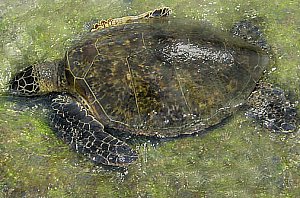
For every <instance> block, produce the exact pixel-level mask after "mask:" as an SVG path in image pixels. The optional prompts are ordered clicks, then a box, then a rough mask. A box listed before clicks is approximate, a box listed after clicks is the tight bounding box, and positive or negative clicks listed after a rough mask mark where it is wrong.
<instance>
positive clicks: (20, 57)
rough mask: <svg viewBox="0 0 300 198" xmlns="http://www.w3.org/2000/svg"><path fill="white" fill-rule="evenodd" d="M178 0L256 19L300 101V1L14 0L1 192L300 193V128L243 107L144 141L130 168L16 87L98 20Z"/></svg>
mask: <svg viewBox="0 0 300 198" xmlns="http://www.w3.org/2000/svg"><path fill="white" fill-rule="evenodd" d="M160 6H169V7H171V8H172V9H173V15H175V16H176V17H182V18H183V17H187V18H194V19H195V20H204V21H207V22H209V23H211V24H213V25H214V26H216V27H220V28H222V29H225V30H228V29H230V27H231V26H232V24H234V23H235V22H237V21H239V20H241V19H245V18H256V20H257V21H258V22H259V23H260V24H261V26H262V30H263V32H264V33H265V35H266V37H267V40H268V43H269V44H270V45H271V46H272V49H273V51H274V56H275V58H274V59H275V61H274V63H273V65H272V68H271V69H270V70H269V71H268V72H267V75H266V80H267V81H269V82H271V83H273V84H275V85H277V86H280V87H281V88H283V89H284V90H285V91H286V92H287V93H289V97H290V98H291V99H292V100H293V101H294V102H296V105H298V108H299V109H300V105H299V103H297V101H299V100H300V29H299V27H300V26H299V24H300V13H299V7H300V3H299V2H298V1H293V0H288V1H285V0H278V1H275V2H274V1H271V0H267V1H258V0H251V1H244V0H240V1H238V0H231V1H208V0H207V1H205V0H194V1H179V0H175V1H139V0H131V1H129V0H126V1H125V0H124V1H121V0H113V1H111V0H110V1H108V0H101V1H100V0H99V1H97V0H94V1H92V0H90V1H81V0H77V1H69V0H65V1H62V0H55V1H52V2H51V3H50V1H46V0H18V1H17V0H4V1H1V2H0V31H1V34H0V38H1V39H0V41H1V46H0V92H1V93H0V197H22V196H23V197H38V196H44V197H104V196H106V197H205V196H206V197H233V196H237V197H300V190H299V189H300V175H299V172H300V170H299V167H300V166H299V161H300V157H299V156H300V149H299V142H300V139H299V135H300V132H299V131H298V132H295V133H293V134H288V135H283V134H274V133H270V132H268V131H266V130H264V129H262V128H260V127H259V125H257V124H256V123H253V122H252V121H251V120H249V119H247V118H246V117H245V116H244V112H243V111H241V112H239V113H238V114H236V115H234V116H233V117H232V118H231V119H228V120H227V121H226V122H225V123H224V124H223V125H221V126H218V127H215V128H214V129H211V130H210V131H208V133H206V134H204V135H202V136H199V137H189V138H181V139H174V140H170V141H163V142H157V143H156V144H154V143H149V142H148V141H146V140H145V141H140V142H135V143H134V145H135V147H136V149H137V150H138V151H139V156H140V158H139V159H138V161H137V162H136V163H135V164H132V165H131V166H129V167H128V168H127V169H121V170H120V169H112V168H107V167H102V166H95V165H94V164H92V163H91V162H90V161H88V160H86V159H85V158H84V157H82V156H80V155H77V154H76V153H74V152H72V151H70V150H69V148H68V146H66V145H65V144H64V143H62V142H61V141H60V140H58V139H57V138H56V137H55V135H54V134H53V132H52V130H51V129H50V128H49V126H48V123H47V108H46V105H47V100H45V98H34V99H28V98H20V99H17V98H13V97H10V96H9V95H7V94H6V90H7V83H8V81H9V79H10V78H11V76H12V74H14V73H16V72H17V71H18V70H20V69H22V68H24V67H26V66H27V65H29V64H32V63H35V62H42V61H45V60H49V61H50V60H54V59H57V58H60V57H62V56H63V55H64V51H65V50H66V49H67V48H68V47H69V46H70V45H71V44H72V43H74V42H75V41H76V39H78V38H79V37H80V34H82V33H83V32H85V31H87V27H88V26H89V24H91V23H92V21H95V20H96V19H107V18H110V17H112V18H113V17H120V16H125V15H134V14H138V13H142V12H145V11H148V10H152V9H153V8H156V7H160Z"/></svg>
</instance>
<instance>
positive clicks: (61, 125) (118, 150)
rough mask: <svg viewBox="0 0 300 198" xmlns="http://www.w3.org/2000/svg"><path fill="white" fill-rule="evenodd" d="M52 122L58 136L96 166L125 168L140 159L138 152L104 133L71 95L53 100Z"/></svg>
mask: <svg viewBox="0 0 300 198" xmlns="http://www.w3.org/2000/svg"><path fill="white" fill-rule="evenodd" d="M51 107H52V109H53V110H54V113H53V116H52V122H53V125H54V127H55V128H56V129H57V131H58V135H59V137H61V138H62V139H63V140H64V141H66V142H67V143H68V144H70V145H71V147H72V148H73V149H75V150H76V152H78V153H83V154H84V155H87V156H88V157H89V158H91V159H92V161H94V162H95V163H101V164H105V165H113V166H125V165H128V164H130V163H132V162H133V161H134V160H136V159H137V155H136V153H135V152H134V151H133V150H132V149H131V148H130V147H129V146H128V145H127V144H126V143H124V142H123V141H121V140H119V139H117V138H115V137H114V136H112V135H110V134H109V133H106V132H105V131H104V127H103V125H102V124H101V123H100V122H99V121H98V120H96V119H95V118H94V117H93V116H92V115H90V114H89V112H88V111H87V110H86V109H85V108H84V107H83V105H81V104H80V103H79V102H77V101H76V100H75V99H74V98H72V97H71V96H68V95H58V96H57V97H56V98H54V99H53V100H52V104H51Z"/></svg>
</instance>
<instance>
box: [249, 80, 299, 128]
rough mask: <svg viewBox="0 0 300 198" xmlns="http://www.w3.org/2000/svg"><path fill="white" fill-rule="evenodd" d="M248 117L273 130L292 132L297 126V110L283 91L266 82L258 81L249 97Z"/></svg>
mask: <svg viewBox="0 0 300 198" xmlns="http://www.w3.org/2000/svg"><path fill="white" fill-rule="evenodd" d="M248 104H249V105H250V107H251V108H250V110H249V111H248V112H247V116H248V117H252V118H255V119H256V120H257V121H258V122H260V123H261V124H262V125H263V126H264V127H266V128H267V129H269V130H271V131H274V132H285V133H287V132H293V131H295V129H296V128H297V111H296V108H295V107H294V106H293V104H291V102H290V101H289V100H288V99H287V98H286V97H285V94H284V92H283V91H282V90H281V89H279V88H276V87H274V86H272V85H271V84H268V83H260V84H259V85H258V86H257V88H256V90H255V91H253V92H252V94H251V96H250V97H249V100H248Z"/></svg>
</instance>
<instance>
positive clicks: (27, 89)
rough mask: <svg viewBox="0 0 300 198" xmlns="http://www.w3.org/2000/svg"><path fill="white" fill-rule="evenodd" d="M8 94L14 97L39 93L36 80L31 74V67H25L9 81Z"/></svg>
mask: <svg viewBox="0 0 300 198" xmlns="http://www.w3.org/2000/svg"><path fill="white" fill-rule="evenodd" d="M9 89H10V92H11V93H12V94H16V95H22V96H33V95H37V93H38V91H39V89H40V88H39V85H38V82H37V78H36V76H35V75H34V73H33V67H32V66H30V67H27V68H26V69H24V70H23V71H21V72H19V73H18V74H17V75H16V76H15V77H14V78H13V79H12V80H11V81H10V87H9Z"/></svg>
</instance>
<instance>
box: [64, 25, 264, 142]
mask: <svg viewBox="0 0 300 198" xmlns="http://www.w3.org/2000/svg"><path fill="white" fill-rule="evenodd" d="M267 64H268V56H267V55H266V54H265V53H263V52H262V50H260V48H259V47H255V46H252V45H250V44H247V43H246V42H244V41H242V40H241V39H239V38H233V37H232V36H231V35H227V33H224V32H217V31H215V30H212V29H211V28H210V27H207V26H203V25H201V24H200V23H199V22H194V21H183V20H178V19H170V20H168V21H166V20H153V21H151V22H148V23H132V24H124V25H120V26H116V27H110V28H107V29H103V30H99V31H96V32H93V33H91V34H90V35H89V36H88V37H87V38H85V39H84V40H83V41H81V43H79V44H78V45H77V46H76V47H74V48H73V49H71V50H69V52H68V53H67V55H66V65H67V66H66V76H67V79H68V82H69V84H70V85H71V88H70V89H71V90H70V91H71V92H72V93H75V94H77V95H78V96H79V98H81V99H82V101H83V102H84V103H85V104H86V105H87V106H88V108H89V110H90V111H91V113H92V114H93V115H94V116H95V117H96V118H97V119H98V120H99V121H100V122H101V123H102V124H103V125H104V126H105V127H110V128H114V129H117V130H121V131H125V132H129V133H134V134H142V135H148V136H155V135H156V136H163V137H164V136H169V137H170V136H177V135H179V134H191V133H194V132H197V131H201V130H203V129H205V128H208V127H210V126H212V125H214V124H217V123H219V122H220V121H221V120H223V119H224V118H226V117H227V116H228V115H230V114H231V113H232V112H233V111H234V110H235V109H236V107H237V106H239V105H240V104H242V103H244V102H245V100H246V99H247V97H248V96H249V95H250V93H251V92H252V91H253V89H254V87H255V84H256V82H257V81H258V80H259V78H260V76H261V75H262V72H263V70H264V69H265V67H266V65H267Z"/></svg>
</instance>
